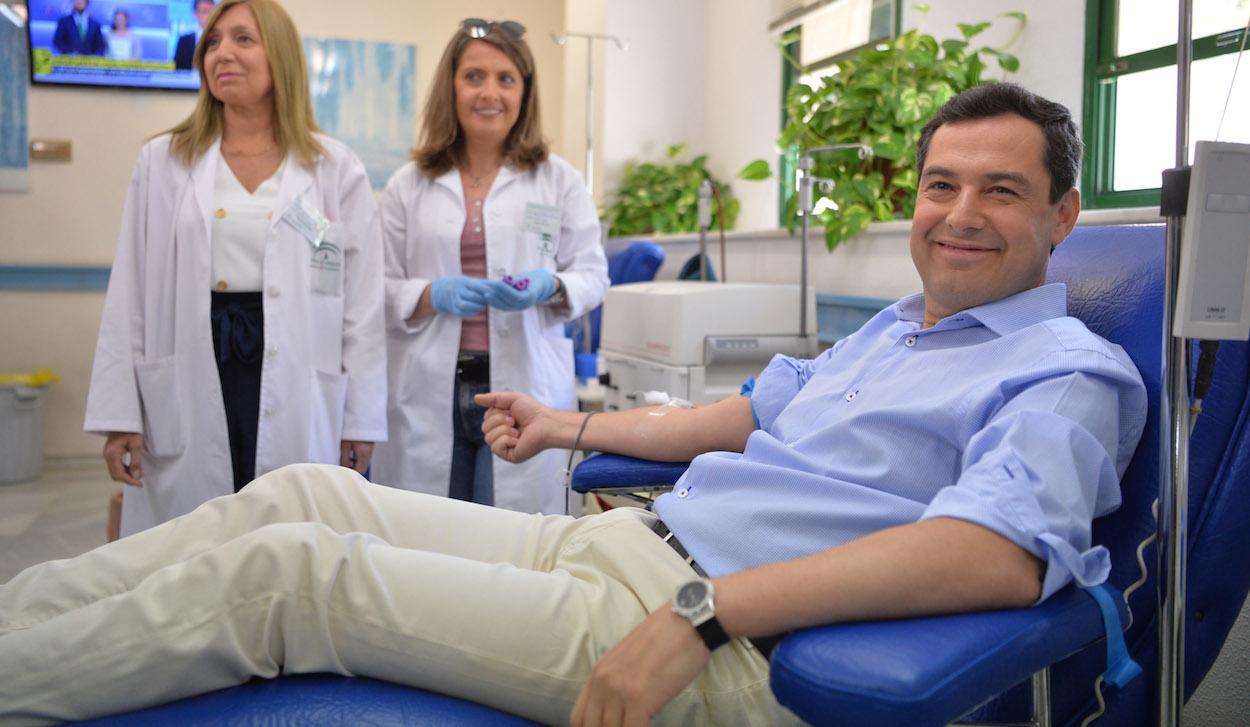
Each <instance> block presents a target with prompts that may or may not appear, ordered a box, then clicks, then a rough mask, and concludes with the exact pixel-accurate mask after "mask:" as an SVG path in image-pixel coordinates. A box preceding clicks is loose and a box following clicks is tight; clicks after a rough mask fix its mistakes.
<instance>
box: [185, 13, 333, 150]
mask: <svg viewBox="0 0 1250 727" xmlns="http://www.w3.org/2000/svg"><path fill="white" fill-rule="evenodd" d="M236 5H246V6H247V7H248V9H249V10H251V12H252V16H253V17H254V18H256V26H257V28H258V29H259V31H260V43H261V45H262V46H264V48H265V56H266V57H267V58H268V59H269V75H270V77H271V78H272V79H273V107H274V108H273V112H274V113H273V117H274V130H273V131H274V137H275V139H276V141H277V142H278V148H279V149H281V151H282V153H283V154H287V153H290V152H294V153H295V155H296V156H297V157H299V159H300V161H302V162H303V163H304V164H308V165H311V164H313V163H314V162H316V161H317V159H318V157H320V156H322V155H324V154H325V153H326V151H325V147H323V146H322V145H321V143H320V142H318V141H317V138H316V137H315V136H313V134H314V133H315V132H317V131H319V129H318V128H317V120H316V118H315V117H314V116H313V110H312V99H311V98H310V97H309V93H308V69H307V67H306V66H305V64H304V48H303V44H302V43H301V42H300V38H299V31H297V30H296V29H295V23H294V22H292V20H291V16H290V15H287V12H286V10H283V9H282V6H281V5H279V4H278V3H277V2H275V0H222V2H221V3H219V4H218V5H217V7H215V8H213V12H212V14H211V15H209V16H208V20H207V21H205V23H204V33H203V34H202V35H201V36H200V42H199V44H198V45H196V47H195V57H194V64H195V68H196V70H198V71H199V72H200V95H199V98H198V99H197V100H196V102H195V110H194V111H192V112H191V115H190V116H188V117H187V118H185V119H183V120H182V122H181V123H179V124H178V125H177V126H175V127H174V128H172V129H170V130H169V131H168V132H166V133H169V134H171V135H172V136H173V140H172V141H171V142H170V147H171V150H172V152H171V153H172V155H173V157H174V158H175V159H177V160H178V161H181V162H182V163H183V164H185V165H186V166H188V167H189V166H191V165H192V164H193V163H194V162H195V160H196V159H198V158H199V157H201V156H203V154H204V152H206V151H208V149H209V147H211V146H212V145H213V142H215V141H217V139H218V138H219V137H220V136H221V133H222V127H223V125H224V118H225V114H224V111H223V106H222V103H221V101H218V100H217V99H216V98H214V97H213V94H212V93H210V92H209V90H208V76H207V75H206V74H205V71H204V54H205V53H206V52H207V45H206V44H205V43H204V38H206V37H208V34H209V32H210V31H212V30H213V28H214V27H216V25H217V23H218V21H220V20H221V16H222V14H223V13H225V12H226V11H227V10H229V9H230V8H232V7H235V6H236Z"/></svg>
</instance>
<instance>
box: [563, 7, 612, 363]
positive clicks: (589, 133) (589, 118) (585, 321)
mask: <svg viewBox="0 0 1250 727" xmlns="http://www.w3.org/2000/svg"><path fill="white" fill-rule="evenodd" d="M569 38H585V39H586V191H587V192H590V196H591V197H592V198H593V197H594V195H595V136H594V131H595V70H594V69H595V52H594V51H595V40H596V39H598V40H610V41H612V42H613V43H615V44H616V47H617V48H620V49H621V50H625V49H627V48H629V41H626V40H623V39H621V38H619V37H617V36H615V35H604V34H603V33H573V32H565V33H562V34H560V35H556V34H555V33H552V34H551V39H552V40H554V41H555V42H556V45H564V44H566V43H568V42H569ZM590 346H591V340H590V313H589V312H587V313H586V314H585V315H583V316H582V350H583V351H585V352H586V353H590Z"/></svg>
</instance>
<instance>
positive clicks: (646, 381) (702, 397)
mask: <svg viewBox="0 0 1250 727" xmlns="http://www.w3.org/2000/svg"><path fill="white" fill-rule="evenodd" d="M803 297H804V299H805V302H806V305H807V308H808V310H807V315H806V316H805V322H806V323H807V326H808V328H807V330H806V331H805V332H804V335H800V334H799V321H798V320H797V316H796V315H795V310H796V309H797V308H798V307H799V298H800V292H799V287H798V286H797V285H783V284H774V283H719V284H717V283H702V282H698V281H661V282H650V283H633V284H630V285H614V286H612V287H611V288H609V289H608V295H607V298H606V299H605V300H604V303H603V329H602V341H601V343H600V346H599V358H600V370H601V371H604V372H606V373H605V375H604V376H603V377H601V379H602V381H603V384H604V401H603V403H604V409H606V410H609V411H610V410H614V409H628V408H630V407H634V406H640V405H643V404H647V403H663V402H664V401H665V398H664V397H660V398H659V399H656V398H654V397H650V398H649V397H647V396H646V394H647V392H663V393H664V394H667V395H668V396H670V397H673V398H676V399H685V400H688V401H690V402H693V403H695V404H710V403H712V402H715V401H719V400H721V399H723V398H725V397H727V396H730V395H732V394H736V393H738V392H739V390H740V389H741V386H742V382H743V381H744V380H745V379H746V378H747V377H748V376H752V375H757V374H759V372H760V371H761V370H763V368H764V367H765V366H766V365H767V364H768V362H769V360H771V359H772V357H773V355H774V354H777V353H784V354H787V355H791V356H799V357H805V358H807V357H811V356H814V355H815V353H816V350H817V341H816V333H815V330H814V328H815V326H814V325H813V324H812V323H811V322H814V321H815V320H816V303H815V295H814V294H813V292H812V291H810V290H809V291H807V294H806V296H803Z"/></svg>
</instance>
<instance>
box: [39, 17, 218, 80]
mask: <svg viewBox="0 0 1250 727" xmlns="http://www.w3.org/2000/svg"><path fill="white" fill-rule="evenodd" d="M197 4H198V6H199V7H198V9H199V11H200V12H199V14H200V16H206V15H207V12H206V11H207V10H211V3H209V2H208V0H198V3H197V0H27V2H26V7H27V22H26V29H27V30H26V32H27V37H28V38H29V41H30V80H31V83H35V84H56V85H74V86H123V87H128V88H135V87H137V88H171V89H185V90H197V89H199V87H200V76H199V73H198V72H196V71H195V70H193V69H192V68H191V55H192V51H193V50H194V48H195V43H196V42H197V41H198V38H199V35H198V34H199V29H200V21H199V20H198V19H197V13H196V11H197Z"/></svg>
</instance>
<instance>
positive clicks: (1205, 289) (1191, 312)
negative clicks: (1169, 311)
mask: <svg viewBox="0 0 1250 727" xmlns="http://www.w3.org/2000/svg"><path fill="white" fill-rule="evenodd" d="M1197 146H1198V148H1197V153H1196V154H1195V155H1194V165H1193V171H1192V175H1191V177H1190V182H1189V204H1188V209H1187V212H1186V215H1185V227H1184V232H1183V233H1182V236H1183V239H1184V241H1185V242H1184V246H1183V247H1182V251H1181V269H1180V275H1179V277H1178V282H1177V293H1176V315H1175V319H1174V322H1173V327H1172V335H1174V336H1183V337H1186V338H1201V339H1207V340H1220V339H1222V340H1241V341H1244V340H1246V337H1247V335H1250V144H1230V143H1221V142H1214V141H1200V142H1198V145H1197Z"/></svg>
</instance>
